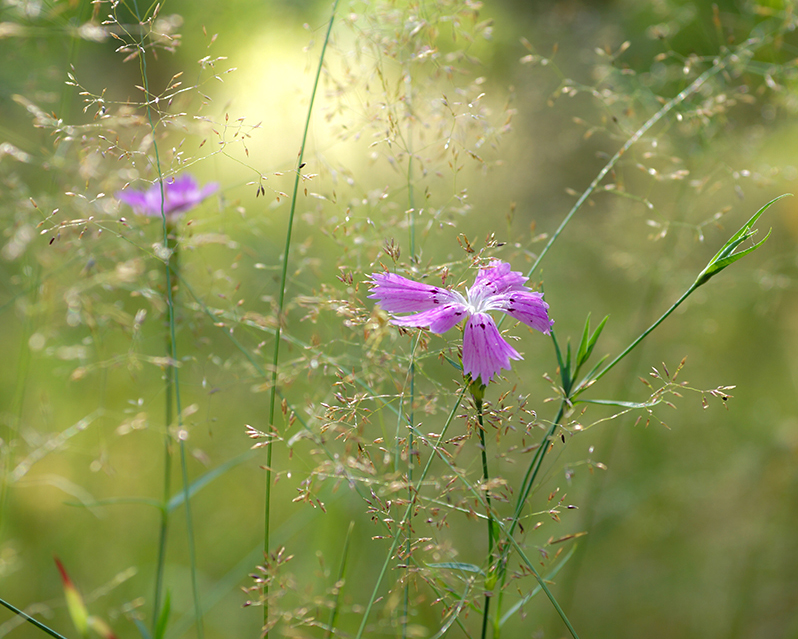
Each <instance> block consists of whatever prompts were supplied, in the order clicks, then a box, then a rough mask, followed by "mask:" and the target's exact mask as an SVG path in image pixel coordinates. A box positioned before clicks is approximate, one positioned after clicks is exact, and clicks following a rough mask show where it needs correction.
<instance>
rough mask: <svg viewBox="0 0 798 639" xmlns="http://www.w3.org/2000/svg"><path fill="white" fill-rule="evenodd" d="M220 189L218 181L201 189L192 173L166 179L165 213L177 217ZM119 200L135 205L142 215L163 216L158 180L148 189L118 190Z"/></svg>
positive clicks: (137, 211) (164, 194) (135, 208)
mask: <svg viewBox="0 0 798 639" xmlns="http://www.w3.org/2000/svg"><path fill="white" fill-rule="evenodd" d="M218 190H219V185H218V184H216V182H211V183H210V184H206V185H205V186H203V187H202V188H201V189H200V188H199V185H198V184H197V182H196V180H194V178H193V177H192V176H191V175H188V174H184V175H181V176H180V177H179V178H176V179H175V178H171V179H166V180H164V183H163V213H164V214H165V215H166V217H167V218H172V219H174V218H176V217H178V216H179V215H180V214H182V213H185V212H186V211H188V210H189V209H193V208H194V207H195V206H197V205H198V204H199V203H200V202H202V201H203V200H204V199H205V198H206V197H208V196H209V195H212V194H213V193H215V192H216V191H218ZM116 197H117V199H118V200H120V201H122V202H124V203H125V204H128V205H129V206H131V207H133V210H134V211H135V212H136V213H139V214H141V215H151V216H156V217H160V216H161V185H160V184H158V183H157V182H156V183H155V184H153V185H152V186H151V187H150V188H149V189H147V190H146V191H133V190H131V191H118V192H117V194H116Z"/></svg>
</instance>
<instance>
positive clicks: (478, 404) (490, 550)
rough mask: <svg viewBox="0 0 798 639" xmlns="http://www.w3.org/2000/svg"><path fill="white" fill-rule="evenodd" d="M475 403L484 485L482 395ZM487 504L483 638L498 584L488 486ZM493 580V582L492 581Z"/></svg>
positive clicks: (486, 471)
mask: <svg viewBox="0 0 798 639" xmlns="http://www.w3.org/2000/svg"><path fill="white" fill-rule="evenodd" d="M474 403H475V404H476V407H477V420H478V422H479V427H478V430H479V443H480V448H481V452H482V482H483V485H487V483H488V480H489V479H490V477H489V475H488V452H487V451H488V449H487V446H486V444H485V425H484V424H483V421H482V397H481V396H474ZM485 505H486V511H487V522H488V570H487V578H486V583H485V605H484V607H483V609H482V634H481V635H480V636H481V637H482V639H485V638H486V637H487V632H488V619H489V618H490V599H491V597H492V596H493V593H492V588H493V587H494V586H495V585H496V584H495V579H494V577H495V575H494V572H495V568H494V565H493V534H494V529H493V512H492V509H491V505H490V491H489V490H488V489H487V488H486V490H485ZM491 581H493V583H490V582H491Z"/></svg>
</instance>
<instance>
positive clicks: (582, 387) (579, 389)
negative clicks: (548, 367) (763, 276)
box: [572, 281, 700, 397]
mask: <svg viewBox="0 0 798 639" xmlns="http://www.w3.org/2000/svg"><path fill="white" fill-rule="evenodd" d="M699 286H700V284H699V283H698V281H696V282H694V283H693V284H692V285H691V286H690V288H688V289H687V290H686V291H685V292H684V294H683V295H682V296H681V297H680V298H679V299H678V300H676V301H675V302H674V303H673V305H672V306H671V307H670V308H669V309H668V310H667V311H665V312H664V313H663V314H662V316H661V317H660V318H659V319H658V320H657V321H656V322H654V323H653V324H652V325H651V326H649V327H648V328H647V329H646V330H644V331H643V332H642V333H641V334H640V335H639V337H638V338H637V339H636V340H635V341H633V342H632V343H631V344H629V346H627V347H626V348H625V349H624V350H623V352H622V353H621V354H620V355H618V357H616V358H615V359H614V360H612V361H611V362H610V363H609V364H607V366H605V367H604V368H603V369H602V370H601V372H599V373H598V374H597V375H596V376H595V377H593V378H592V379H591V380H589V383H590V384H591V385H592V384H595V383H596V382H597V381H598V380H599V379H601V378H602V377H604V375H606V374H607V373H608V372H609V371H610V370H611V369H612V368H613V367H614V366H615V365H616V364H617V363H618V362H620V361H621V360H622V359H623V358H624V357H626V356H627V355H628V354H629V353H631V352H632V350H633V349H634V348H635V347H636V346H637V345H638V344H639V343H640V342H642V341H643V340H644V339H645V338H646V336H648V334H649V333H651V331H653V330H654V329H655V328H657V326H659V325H660V324H662V322H664V321H665V318H667V317H668V315H670V314H671V313H673V311H675V310H676V309H677V308H678V307H679V305H680V304H681V303H682V302H684V300H686V299H687V298H688V297H689V296H690V294H691V293H692V292H693V291H695V290H696V289H697V288H698V287H699ZM585 388H587V385H583V384H580V385H579V386H578V387H577V388H576V390H575V391H574V393H573V395H572V397H576V396H577V395H578V394H579V393H580V392H582V391H583V390H585Z"/></svg>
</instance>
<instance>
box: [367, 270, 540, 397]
mask: <svg viewBox="0 0 798 639" xmlns="http://www.w3.org/2000/svg"><path fill="white" fill-rule="evenodd" d="M527 279H528V278H527V277H524V275H523V274H522V273H518V272H515V271H511V270H510V265H509V264H508V263H507V262H502V261H499V260H494V261H493V262H491V263H490V264H488V265H487V266H485V267H483V268H481V269H480V270H479V274H478V275H477V278H476V280H475V281H474V286H472V287H471V288H469V289H466V294H465V296H463V295H462V294H460V293H458V292H457V291H452V290H449V289H445V288H439V287H437V286H430V285H429V284H421V283H419V282H414V281H413V280H409V279H407V278H406V277H402V276H401V275H395V274H394V273H374V274H372V276H371V280H372V288H371V294H370V295H369V298H371V299H376V300H377V301H378V302H379V304H380V306H381V307H382V308H383V309H385V310H386V311H388V312H389V313H391V314H394V313H412V315H405V316H402V317H397V316H395V315H394V316H393V317H392V318H391V322H392V323H393V324H396V325H397V326H416V327H419V328H422V327H423V328H428V329H429V330H431V331H432V332H433V333H438V334H442V333H445V332H446V331H448V330H449V329H450V328H453V327H454V326H455V325H457V324H458V323H460V322H461V321H462V320H466V324H465V330H464V332H463V372H464V373H466V374H468V375H470V376H471V379H472V380H473V381H476V380H477V379H481V380H482V383H483V384H488V383H489V382H490V381H491V380H493V378H494V377H496V376H497V375H498V374H499V372H500V371H501V370H502V369H503V368H507V369H509V368H510V360H511V359H516V360H518V359H522V357H521V356H520V355H519V354H518V352H517V351H516V350H515V349H514V348H513V347H512V346H510V344H508V343H507V341H506V340H505V339H504V338H503V337H502V336H501V334H500V333H499V329H498V328H497V327H496V323H495V322H494V321H493V318H492V317H491V316H490V315H488V311H502V312H503V313H507V315H509V316H510V317H512V318H513V319H516V320H518V321H520V322H523V323H524V324H526V325H527V326H531V327H532V328H534V329H537V330H539V331H541V332H542V333H543V334H545V335H548V333H549V330H550V329H551V326H552V324H554V321H553V320H550V319H549V314H548V308H549V305H548V304H546V302H544V301H543V294H542V293H535V292H533V291H531V290H530V289H529V288H528V287H526V286H524V284H525V283H526V281H527Z"/></svg>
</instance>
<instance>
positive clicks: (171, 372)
mask: <svg viewBox="0 0 798 639" xmlns="http://www.w3.org/2000/svg"><path fill="white" fill-rule="evenodd" d="M133 8H134V10H135V15H136V18H137V19H138V20H139V21H140V22H141V13H140V12H139V6H138V0H133ZM143 38H144V36H143V35H142V41H141V42H139V56H138V57H139V65H140V71H141V78H142V82H143V83H144V99H145V108H146V111H147V121H148V123H149V125H150V130H151V131H152V140H153V141H152V146H153V151H154V153H155V166H156V169H157V170H158V184H159V185H160V188H161V220H162V222H163V246H164V249H166V250H168V248H169V231H170V228H169V227H170V224H169V223H168V221H167V219H166V213H165V211H164V203H165V201H166V193H165V192H164V183H163V170H162V168H161V157H160V152H159V149H158V139H157V136H156V134H155V129H156V127H155V122H154V121H153V118H152V108H151V100H150V95H151V94H150V83H149V75H148V73H147V52H146V50H145V48H144V41H143ZM170 262H171V260H170V259H169V258H167V260H166V263H165V270H166V301H167V308H168V310H169V337H168V340H169V341H168V343H169V344H170V345H171V350H170V352H169V353H168V355H169V357H170V359H171V362H170V365H169V367H168V369H167V371H166V375H167V377H169V378H171V384H172V388H173V389H174V403H175V409H176V411H177V421H178V424H177V426H178V429H179V431H182V429H183V416H182V413H183V411H182V407H181V400H180V374H179V372H178V369H177V361H178V359H177V340H176V328H175V325H176V319H175V304H174V302H175V301H174V297H173V295H172V269H171V264H170ZM167 427H168V426H167ZM168 436H169V434H168V432H167V437H168ZM169 455H170V451H169V447H168V445H167V449H166V457H167V459H168V458H169ZM180 460H181V468H182V480H183V496H184V499H185V506H186V531H187V536H188V539H187V541H188V554H189V561H190V564H191V590H192V598H193V603H194V619H195V622H196V624H197V638H198V639H202V638H203V635H204V633H203V627H202V606H201V605H200V598H199V588H198V585H197V560H196V552H195V548H194V526H193V522H192V518H191V503H190V500H189V494H188V490H189V482H188V469H187V467H186V449H185V441H184V440H183V439H182V438H181V439H180ZM170 464H171V461H167V462H166V463H165V466H168V465H170ZM161 523H162V528H164V527H165V524H164V520H163V519H162V520H161ZM166 527H168V522H167V525H166ZM161 543H163V544H165V543H166V531H165V530H164V532H163V535H162V542H161ZM159 546H160V544H159ZM162 561H163V557H162V556H161V554H160V550H159V562H162ZM156 572H157V576H156V582H157V583H156V591H157V592H158V593H159V597H160V591H161V589H162V580H163V565H161V564H159V566H158V569H157V571H156ZM158 606H160V601H159V602H158ZM159 617H160V610H159V609H158V608H155V609H154V610H153V628H155V627H156V624H157V623H158V621H157V620H158V619H159Z"/></svg>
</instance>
